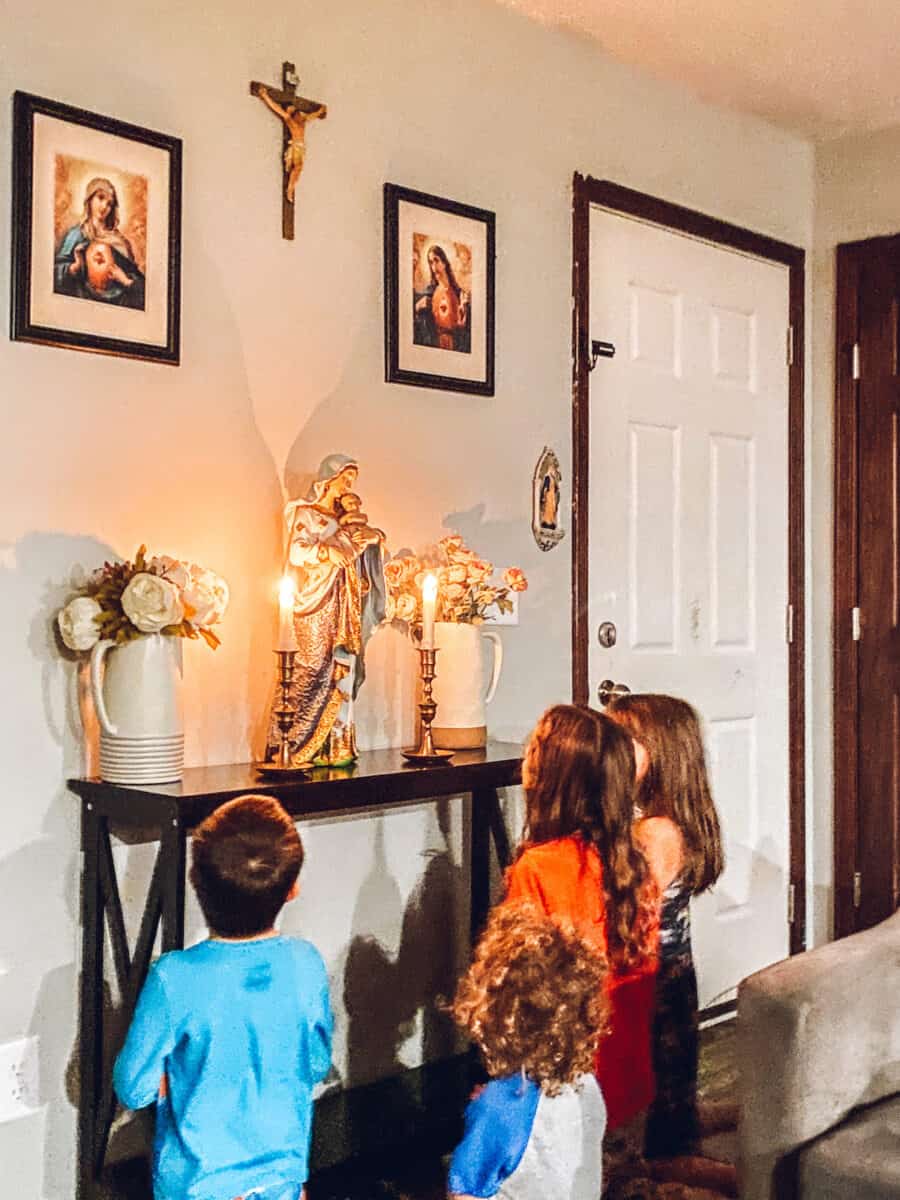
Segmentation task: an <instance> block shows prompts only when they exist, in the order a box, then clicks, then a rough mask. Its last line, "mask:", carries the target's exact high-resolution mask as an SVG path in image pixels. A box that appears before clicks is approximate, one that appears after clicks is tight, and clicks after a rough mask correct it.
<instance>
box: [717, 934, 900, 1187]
mask: <svg viewBox="0 0 900 1200" xmlns="http://www.w3.org/2000/svg"><path fill="white" fill-rule="evenodd" d="M898 995H900V913H897V914H895V915H894V916H893V917H890V918H889V919H888V920H887V921H883V922H882V923H881V924H880V925H877V926H876V927H875V928H874V929H868V930H866V931H864V932H863V933H858V934H854V935H853V936H852V937H848V938H843V939H842V940H841V941H838V942H832V943H830V944H829V945H827V946H821V947H819V948H818V949H816V950H812V951H808V952H807V953H806V954H799V955H797V956H796V957H795V958H790V959H786V960H785V961H784V962H781V963H776V964H775V965H774V966H772V967H767V968H766V969H765V970H763V971H758V972H757V973H756V974H755V975H751V976H750V977H749V978H748V979H745V980H744V981H743V983H741V985H740V988H739V989H738V1024H737V1054H738V1076H739V1088H740V1095H741V1125H740V1168H741V1181H742V1190H741V1195H742V1197H743V1200H776V1197H777V1196H778V1192H777V1191H776V1183H775V1171H776V1167H777V1164H778V1162H779V1160H781V1159H782V1158H783V1157H784V1156H785V1155H788V1154H790V1153H791V1152H792V1151H793V1150H796V1149H797V1148H798V1147H800V1146H802V1145H803V1144H804V1143H806V1142H808V1141H810V1140H811V1139H812V1138H815V1137H818V1135H819V1134H821V1133H824V1132H825V1131H826V1130H828V1129H830V1128H831V1127H832V1126H834V1125H836V1124H837V1123H838V1122H839V1121H841V1120H842V1119H843V1118H844V1117H845V1116H846V1115H847V1113H849V1112H850V1111H851V1109H854V1108H856V1107H858V1106H859V1105H861V1104H869V1103H872V1102H873V1101H875V1100H879V1099H881V1098H882V1097H883V1096H887V1095H892V1094H893V1093H895V1092H897V1091H900V1005H898V1001H897V997H898Z"/></svg>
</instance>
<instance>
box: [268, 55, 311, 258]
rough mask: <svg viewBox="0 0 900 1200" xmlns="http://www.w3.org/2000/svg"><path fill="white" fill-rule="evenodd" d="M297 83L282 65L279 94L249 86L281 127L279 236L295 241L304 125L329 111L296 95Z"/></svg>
mask: <svg viewBox="0 0 900 1200" xmlns="http://www.w3.org/2000/svg"><path fill="white" fill-rule="evenodd" d="M299 82H300V80H299V79H298V78H297V73H296V71H295V70H294V64H293V63H289V62H286V63H282V64H281V91H276V90H275V88H269V87H266V85H265V84H264V83H257V82H256V80H254V81H253V82H252V83H251V84H250V94H251V96H258V97H259V98H260V100H262V102H263V104H265V106H266V108H268V109H271V111H272V112H273V113H274V114H275V116H276V117H278V118H279V120H281V121H282V122H283V125H284V130H283V133H284V138H283V145H284V154H283V160H282V161H283V163H284V193H283V195H282V198H281V236H282V237H284V238H287V239H288V241H293V240H294V193H295V192H296V190H297V181H298V180H299V178H300V172H301V171H302V170H303V159H304V157H305V155H306V123H307V121H315V120H321V119H324V118H325V117H326V116H327V115H328V109H327V108H326V107H325V105H324V104H319V102H318V101H317V100H307V99H306V97H305V96H298V95H297V84H298V83H299Z"/></svg>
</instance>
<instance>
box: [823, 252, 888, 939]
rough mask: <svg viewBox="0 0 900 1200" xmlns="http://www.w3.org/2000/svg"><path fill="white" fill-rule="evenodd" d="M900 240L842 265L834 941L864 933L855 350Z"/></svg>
mask: <svg viewBox="0 0 900 1200" xmlns="http://www.w3.org/2000/svg"><path fill="white" fill-rule="evenodd" d="M898 241H900V234H887V235H886V236H882V237H874V238H866V239H864V240H862V241H859V242H845V243H843V244H841V245H839V246H838V247H837V253H836V261H835V322H834V324H835V344H834V376H835V379H834V560H833V563H832V580H833V587H832V593H833V611H832V631H833V646H832V654H833V658H832V662H833V671H834V682H833V690H832V695H833V697H834V701H833V703H834V713H833V729H834V801H833V802H834V885H833V886H834V913H833V916H834V936H835V937H836V938H840V937H846V935H847V934H850V933H854V932H855V931H856V929H857V906H856V904H855V903H854V885H853V876H854V872H856V871H857V870H859V869H860V864H859V726H858V723H857V721H858V716H859V642H858V641H855V640H854V637H853V624H852V620H853V607H854V605H856V604H858V603H859V536H858V535H859V516H860V513H859V426H858V421H859V415H858V412H859V410H858V405H859V380H858V379H854V378H853V346H854V344H855V343H857V342H858V341H859V304H858V298H859V272H860V259H861V257H862V256H863V255H866V254H867V253H869V252H871V250H872V249H873V248H874V247H875V246H877V245H879V244H880V245H881V246H883V247H884V248H885V250H888V251H890V250H891V249H893V248H894V247H896V245H897V243H898Z"/></svg>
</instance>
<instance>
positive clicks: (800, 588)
mask: <svg viewBox="0 0 900 1200" xmlns="http://www.w3.org/2000/svg"><path fill="white" fill-rule="evenodd" d="M592 205H596V206H598V207H600V208H606V209H609V210H611V211H613V212H618V213H622V214H623V215H627V216H631V217H636V218H637V219H639V220H643V221H648V222H651V223H653V224H655V225H660V226H663V227H665V228H668V229H673V230H677V231H678V232H680V233H685V234H689V235H690V236H692V237H696V238H701V239H703V240H704V241H708V242H713V243H715V244H716V245H720V246H727V247H729V248H730V249H732V250H740V251H742V252H743V253H745V254H751V255H753V256H754V257H756V258H763V259H768V260H769V261H771V262H777V263H782V264H784V265H785V266H786V267H787V268H788V289H789V300H788V305H789V314H790V323H791V325H792V327H793V338H794V347H793V348H794V354H793V362H792V364H791V366H790V368H789V372H788V602H789V603H790V604H792V605H793V611H794V623H793V625H794V627H793V635H794V636H793V641H792V642H791V643H790V645H789V647H788V712H789V732H788V744H789V759H790V766H789V774H790V801H789V807H790V827H791V828H790V882H791V884H793V887H794V921H793V924H792V925H791V931H790V947H791V953H792V954H795V953H797V952H798V951H800V950H803V949H804V948H805V945H806V753H805V730H806V706H805V689H804V669H805V658H806V633H805V629H806V599H805V580H804V553H805V548H804V508H805V502H806V498H805V456H804V344H805V339H804V327H805V320H806V317H805V311H806V309H805V305H806V301H805V263H806V253H805V251H804V250H803V249H802V248H801V247H799V246H792V245H790V244H788V243H787V242H780V241H777V240H776V239H775V238H770V237H765V236H764V235H763V234H759V233H754V232H753V231H751V230H749V229H743V228H742V227H741V226H739V225H731V224H729V223H728V222H727V221H720V220H719V219H718V218H716V217H710V216H708V215H707V214H706V213H700V212H695V211H694V210H693V209H689V208H684V207H682V206H681V205H679V204H671V203H669V202H668V201H666V200H659V199H657V198H656V197H653V196H647V195H644V194H643V193H642V192H636V191H634V190H633V189H632V188H627V187H623V186H622V185H621V184H618V183H613V182H612V181H610V180H601V179H592V178H590V177H589V176H587V177H585V176H582V175H580V174H579V173H578V172H576V173H575V176H574V179H573V199H572V299H573V306H572V404H573V413H572V698H573V701H574V702H575V703H587V701H588V696H589V688H588V654H587V647H588V638H589V636H590V633H589V629H588V603H587V601H588V586H589V583H588V532H589V531H588V496H589V446H590V437H589V432H590V403H589V392H590V384H589V363H590V346H589V336H590V335H589V320H590V312H589V296H590V209H591V206H592Z"/></svg>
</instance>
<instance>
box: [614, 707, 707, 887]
mask: <svg viewBox="0 0 900 1200" xmlns="http://www.w3.org/2000/svg"><path fill="white" fill-rule="evenodd" d="M607 712H608V713H609V715H610V717H611V718H612V719H613V720H614V721H615V722H617V723H618V724H619V725H621V726H622V727H623V728H624V729H626V730H627V731H628V732H629V733H630V734H631V736H632V737H633V738H634V739H635V740H636V741H638V742H640V743H641V745H642V746H643V747H644V749H645V750H646V751H647V758H648V766H647V773H646V775H645V776H644V778H643V779H642V780H641V783H640V785H639V787H638V794H637V802H638V804H639V805H640V806H641V809H642V811H643V814H644V816H645V817H668V818H669V820H670V821H674V823H675V824H676V825H677V826H678V828H679V829H680V830H681V836H682V837H683V839H684V868H683V870H682V872H681V878H682V879H683V880H684V881H685V883H686V884H687V886H688V888H689V889H690V891H691V894H692V895H694V896H696V895H698V894H699V893H700V892H704V891H706V889H707V888H709V887H712V885H713V884H714V883H715V882H716V880H717V879H718V878H719V876H720V875H721V874H722V871H723V870H724V867H725V852H724V850H723V848H722V830H721V828H720V826H719V815H718V813H717V812H716V806H715V804H714V803H713V798H712V792H711V791H710V786H709V778H708V776H707V772H706V756H705V755H704V753H703V736H702V734H701V731H700V720H699V718H698V716H697V714H696V712H695V711H694V709H693V708H692V707H691V706H690V704H688V702H687V701H686V700H679V699H678V698H677V697H675V696H662V695H657V694H654V693H641V694H638V693H635V694H634V695H629V696H617V697H616V698H615V699H614V700H613V701H612V702H611V703H610V705H609V708H608V709H607Z"/></svg>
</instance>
